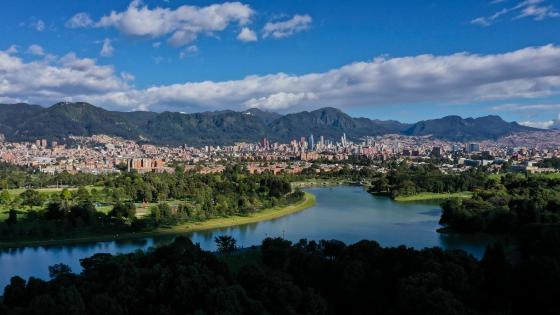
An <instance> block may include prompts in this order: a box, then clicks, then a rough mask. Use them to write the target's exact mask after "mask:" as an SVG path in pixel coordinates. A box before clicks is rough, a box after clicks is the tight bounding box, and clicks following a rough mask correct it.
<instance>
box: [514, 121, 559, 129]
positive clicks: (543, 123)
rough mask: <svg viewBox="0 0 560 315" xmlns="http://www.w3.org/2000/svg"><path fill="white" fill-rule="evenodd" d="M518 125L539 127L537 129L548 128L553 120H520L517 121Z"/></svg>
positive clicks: (552, 123)
mask: <svg viewBox="0 0 560 315" xmlns="http://www.w3.org/2000/svg"><path fill="white" fill-rule="evenodd" d="M519 124H520V125H523V126H527V127H533V128H539V129H549V128H551V127H552V126H553V125H554V121H553V120H547V121H529V120H526V121H520V122H519Z"/></svg>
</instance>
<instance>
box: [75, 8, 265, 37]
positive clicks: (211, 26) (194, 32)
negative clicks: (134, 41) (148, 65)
mask: <svg viewBox="0 0 560 315" xmlns="http://www.w3.org/2000/svg"><path fill="white" fill-rule="evenodd" d="M253 14H254V11H253V10H252V9H251V7H249V6H248V5H245V4H242V3H240V2H226V3H222V4H212V5H209V6H205V7H198V6H189V5H182V6H179V7H177V8H176V9H169V8H161V7H155V8H149V7H148V6H147V5H144V4H143V3H142V2H141V1H138V0H135V1H132V2H131V3H130V5H129V6H128V8H127V10H126V11H123V12H116V11H112V12H111V13H110V14H108V15H105V16H103V17H101V19H100V20H99V21H97V22H93V23H81V24H80V23H71V21H72V19H73V18H72V19H71V20H70V21H68V24H69V25H75V26H76V27H88V26H94V27H114V28H116V29H117V30H119V31H120V32H121V33H123V34H126V35H130V36H141V37H152V38H159V37H163V36H168V35H170V37H169V38H168V42H169V43H170V44H171V45H173V46H184V45H188V44H189V43H191V42H193V41H195V40H196V39H197V37H198V36H199V35H201V34H203V35H211V34H212V33H214V32H219V31H223V30H225V29H226V28H227V27H228V26H230V25H231V24H232V23H236V24H238V25H241V26H243V25H246V24H247V23H249V21H250V19H251V17H252V16H253ZM74 17H76V16H74Z"/></svg>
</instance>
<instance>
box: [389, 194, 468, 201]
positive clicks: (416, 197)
mask: <svg viewBox="0 0 560 315" xmlns="http://www.w3.org/2000/svg"><path fill="white" fill-rule="evenodd" d="M471 197H472V192H470V191H463V192H458V193H429V192H424V193H419V194H416V195H412V196H399V197H396V198H395V201H403V202H404V201H428V200H445V199H450V198H471Z"/></svg>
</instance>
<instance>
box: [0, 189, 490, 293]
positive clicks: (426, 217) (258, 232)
mask: <svg viewBox="0 0 560 315" xmlns="http://www.w3.org/2000/svg"><path fill="white" fill-rule="evenodd" d="M307 191H309V192H311V193H312V194H314V195H315V196H317V204H316V205H315V206H313V207H311V208H309V209H306V210H304V211H302V212H299V213H295V214H292V215H289V216H286V217H282V218H278V219H275V220H270V221H265V222H259V223H254V224H247V225H241V226H236V227H231V228H223V229H215V230H208V231H203V232H195V233H190V234H189V236H190V237H191V238H192V240H193V242H195V243H200V246H201V247H202V248H204V249H208V250H214V249H215V244H214V237H215V236H218V235H226V234H227V235H231V236H233V237H234V238H235V239H237V242H238V245H240V246H244V247H247V246H251V245H258V244H260V242H261V241H262V240H263V239H264V238H265V237H267V236H283V237H284V238H286V239H289V240H292V241H297V240H299V239H302V238H307V239H310V240H311V239H314V240H320V239H338V240H341V241H344V242H345V243H347V244H350V243H354V242H357V241H359V240H362V239H371V240H376V241H378V242H379V243H380V244H381V245H383V246H398V245H401V244H404V245H407V246H411V247H415V248H424V247H433V246H440V247H442V248H448V249H450V248H453V249H463V250H465V251H467V252H469V253H471V254H472V255H474V256H475V257H477V258H480V257H481V256H482V254H483V252H484V249H485V247H486V245H487V244H488V243H490V242H491V241H492V240H491V238H489V237H484V236H472V235H470V236H469V235H442V234H439V233H437V232H436V229H437V228H438V227H439V225H438V220H439V216H440V211H441V210H440V208H439V206H438V205H437V204H420V203H396V202H393V201H392V200H390V199H388V198H384V197H375V196H372V195H370V194H369V193H367V192H366V191H365V190H363V188H361V187H358V186H335V187H321V188H310V189H307ZM172 239H173V237H170V236H168V237H150V238H145V239H137V240H127V241H111V242H98V243H89V244H78V245H68V246H49V247H43V246H39V247H25V248H18V249H7V250H1V251H0V294H1V292H2V291H3V289H2V288H3V287H4V286H5V285H6V284H7V283H8V282H9V279H10V278H11V277H12V276H13V275H19V276H21V277H23V278H25V279H27V278H28V277H30V276H34V277H39V278H44V279H47V278H48V269H47V267H48V266H49V265H53V264H56V263H61V262H62V263H65V264H67V265H69V266H70V267H71V268H72V270H73V271H74V272H79V271H80V269H81V267H80V264H79V259H81V258H84V257H89V256H91V255H93V254H95V253H113V254H114V253H127V252H133V251H135V250H139V249H147V248H149V247H152V246H157V245H160V244H165V243H169V242H170V241H172Z"/></svg>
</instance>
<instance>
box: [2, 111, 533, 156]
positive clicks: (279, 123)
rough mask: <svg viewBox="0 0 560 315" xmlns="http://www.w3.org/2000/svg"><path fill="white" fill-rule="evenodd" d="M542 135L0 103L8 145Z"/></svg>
mask: <svg viewBox="0 0 560 315" xmlns="http://www.w3.org/2000/svg"><path fill="white" fill-rule="evenodd" d="M536 130H539V129H535V128H530V127H526V126H522V125H519V124H518V123H516V122H506V121H504V120H503V119H501V118H500V117H499V116H484V117H479V118H465V119H463V118H461V117H459V116H446V117H443V118H440V119H432V120H424V121H420V122H417V123H414V124H407V123H401V122H398V121H394V120H377V119H373V120H372V119H368V118H353V117H350V116H349V115H347V114H345V113H344V112H342V111H341V110H339V109H336V108H332V107H326V108H321V109H317V110H313V111H303V112H299V113H293V114H287V115H281V114H278V113H273V112H266V111H262V110H259V109H256V108H253V109H249V110H247V111H243V112H236V111H231V110H225V111H215V112H203V113H194V114H184V113H177V112H162V113H156V112H145V111H137V112H118V111H109V110H105V109H103V108H100V107H96V106H94V105H91V104H88V103H68V102H61V103H57V104H54V105H53V106H51V107H41V106H38V105H29V104H24V103H19V104H0V133H2V134H4V136H5V137H6V139H7V140H9V141H32V140H35V139H38V138H45V139H48V140H57V141H61V142H64V141H65V140H66V139H67V137H68V136H70V135H74V136H90V135H94V134H107V135H111V136H119V137H123V138H126V139H131V140H137V141H143V142H147V143H154V144H169V145H178V144H188V145H192V146H200V145H228V144H232V143H234V142H239V141H248V142H256V141H258V140H259V139H260V138H262V137H268V138H269V140H270V141H279V142H284V143H286V142H289V141H290V140H291V139H294V138H295V139H299V138H300V137H302V136H308V135H309V134H313V135H315V137H319V136H324V137H325V138H326V139H339V138H340V137H341V136H342V134H343V133H346V135H347V137H348V138H349V139H352V140H358V139H360V138H362V137H365V136H378V135H385V134H402V135H409V136H427V135H431V136H433V137H435V138H439V139H445V140H451V141H469V140H470V141H473V140H484V139H496V138H499V137H502V136H506V135H510V134H512V133H516V132H529V131H536Z"/></svg>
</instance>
